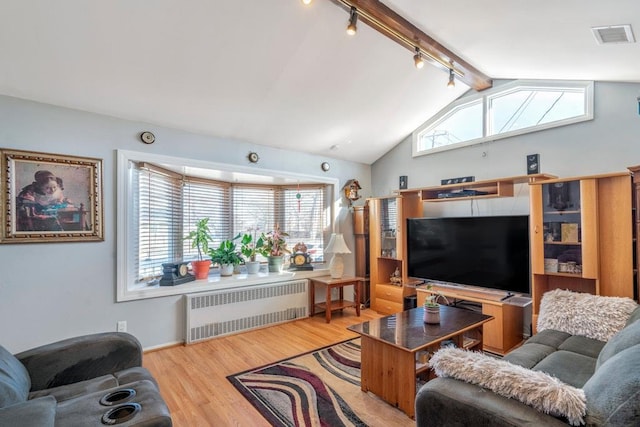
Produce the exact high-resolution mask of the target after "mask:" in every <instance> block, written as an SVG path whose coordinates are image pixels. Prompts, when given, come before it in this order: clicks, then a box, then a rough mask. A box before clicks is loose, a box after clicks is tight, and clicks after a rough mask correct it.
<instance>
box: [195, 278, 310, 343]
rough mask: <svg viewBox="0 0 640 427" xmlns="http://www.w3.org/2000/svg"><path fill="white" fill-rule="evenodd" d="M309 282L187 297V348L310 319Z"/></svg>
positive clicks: (299, 281)
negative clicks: (251, 331)
mask: <svg viewBox="0 0 640 427" xmlns="http://www.w3.org/2000/svg"><path fill="white" fill-rule="evenodd" d="M307 287H308V281H307V280H294V281H289V282H278V283H269V284H265V285H258V286H252V287H250V288H241V289H227V290H224V291H212V292H202V293H196V294H188V295H185V301H186V310H185V312H186V316H187V319H186V327H187V331H186V335H185V336H186V342H187V344H191V343H195V342H199V341H203V340H206V339H208V338H213V337H218V336H222V335H229V334H232V333H235V332H239V331H245V330H249V329H254V328H259V327H262V326H267V325H271V324H275V323H282V322H286V321H289V320H294V319H299V318H301V317H306V316H307V315H308V306H309V296H308V293H307Z"/></svg>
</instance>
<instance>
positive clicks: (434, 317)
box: [424, 283, 449, 324]
mask: <svg viewBox="0 0 640 427" xmlns="http://www.w3.org/2000/svg"><path fill="white" fill-rule="evenodd" d="M426 289H427V290H428V291H430V292H431V294H430V295H429V296H428V297H427V298H426V299H425V300H424V323H429V324H438V323H440V304H438V298H444V300H445V302H446V303H447V305H448V304H449V300H447V297H445V296H444V295H442V294H441V293H439V292H438V291H434V290H433V286H432V285H431V283H429V284H428V285H427V288H426Z"/></svg>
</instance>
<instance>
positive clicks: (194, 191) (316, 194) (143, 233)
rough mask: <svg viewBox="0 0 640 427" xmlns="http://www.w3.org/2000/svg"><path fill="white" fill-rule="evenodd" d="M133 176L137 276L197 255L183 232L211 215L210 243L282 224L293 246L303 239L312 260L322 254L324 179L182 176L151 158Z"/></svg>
mask: <svg viewBox="0 0 640 427" xmlns="http://www.w3.org/2000/svg"><path fill="white" fill-rule="evenodd" d="M132 182H133V183H134V185H135V188H136V189H137V191H135V192H134V195H133V199H134V203H133V206H134V210H135V212H136V213H137V218H138V223H137V224H133V228H134V229H135V230H136V234H137V239H135V244H134V245H135V248H136V252H137V254H138V256H137V259H136V260H135V268H136V277H137V280H138V281H145V280H148V279H149V278H151V277H158V276H160V275H162V263H164V262H172V261H180V260H184V261H190V260H194V259H197V257H198V251H197V249H192V248H191V242H190V241H189V240H185V239H184V236H186V235H187V234H188V233H189V232H190V231H191V230H193V229H195V226H196V222H197V221H198V220H200V219H202V218H207V217H208V218H209V223H208V225H209V228H210V230H211V236H212V237H213V242H212V243H211V247H216V246H218V245H219V244H220V242H221V241H222V240H225V239H231V238H233V237H235V236H236V235H237V234H239V233H240V234H243V233H246V232H248V231H249V230H251V229H255V228H258V230H259V233H262V232H265V233H267V232H269V231H271V230H273V229H274V227H275V226H276V224H278V225H279V226H280V229H281V230H283V231H286V232H287V233H288V234H289V237H288V238H287V244H288V247H289V249H293V247H294V246H295V244H296V243H298V242H304V243H305V244H306V245H307V247H308V249H309V252H310V253H311V256H312V258H313V261H314V262H322V261H323V260H324V253H323V251H324V246H325V242H324V237H325V231H326V230H328V229H329V228H330V223H329V221H330V215H327V212H328V206H327V203H328V202H327V201H328V200H329V197H328V195H327V191H328V189H329V188H330V187H329V186H327V185H325V184H314V185H304V186H303V185H300V186H273V185H271V186H269V185H247V184H231V183H227V182H220V181H213V180H204V179H199V178H191V177H184V176H181V175H178V174H176V173H173V172H170V171H166V170H164V169H162V168H159V167H156V166H154V165H150V164H147V163H137V164H135V165H134V167H133V176H132ZM259 233H258V234H259Z"/></svg>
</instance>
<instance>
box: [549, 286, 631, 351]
mask: <svg viewBox="0 0 640 427" xmlns="http://www.w3.org/2000/svg"><path fill="white" fill-rule="evenodd" d="M637 306H638V305H637V304H636V302H635V301H634V300H632V299H630V298H623V297H604V296H600V295H592V294H586V293H580V292H572V291H568V290H563V289H555V290H553V291H549V292H546V293H545V294H544V295H543V296H542V300H541V302H540V314H539V316H538V332H540V331H543V330H545V329H554V330H556V331H561V332H566V333H568V334H571V335H581V336H584V337H587V338H593V339H596V340H600V341H609V339H610V338H611V337H612V336H614V335H615V334H616V333H617V332H618V331H620V330H621V329H622V328H624V326H625V324H626V322H627V319H628V318H629V316H630V315H631V313H632V312H633V310H635V309H636V307H637Z"/></svg>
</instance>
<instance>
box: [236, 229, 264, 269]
mask: <svg viewBox="0 0 640 427" xmlns="http://www.w3.org/2000/svg"><path fill="white" fill-rule="evenodd" d="M247 231H248V233H245V234H244V235H243V236H242V240H240V252H241V253H242V255H243V256H244V257H245V258H246V261H245V265H246V266H247V273H248V274H256V273H257V272H258V271H259V270H260V261H256V255H258V254H259V253H260V250H261V248H262V247H263V246H264V240H263V239H262V236H260V237H258V231H259V230H258V228H257V227H256V228H250V229H249V230H247Z"/></svg>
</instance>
